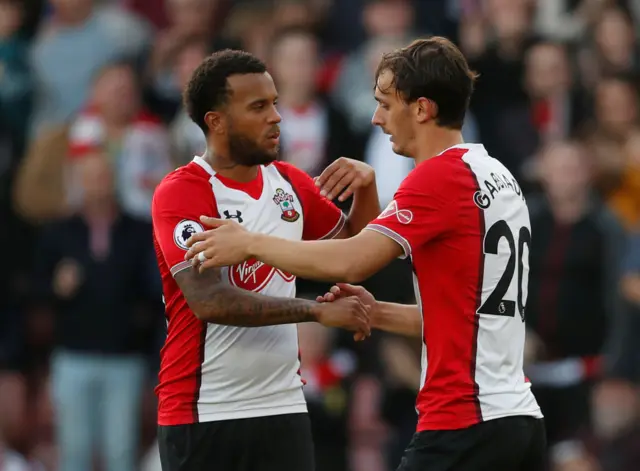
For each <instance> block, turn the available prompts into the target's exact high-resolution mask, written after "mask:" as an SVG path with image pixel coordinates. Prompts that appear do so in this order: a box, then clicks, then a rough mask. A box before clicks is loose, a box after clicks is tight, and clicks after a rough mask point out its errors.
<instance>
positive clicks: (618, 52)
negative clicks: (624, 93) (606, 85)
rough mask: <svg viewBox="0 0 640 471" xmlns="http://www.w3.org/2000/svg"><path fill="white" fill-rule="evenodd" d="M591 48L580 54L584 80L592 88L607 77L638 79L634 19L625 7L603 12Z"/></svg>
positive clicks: (638, 70) (638, 69) (596, 26)
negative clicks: (625, 76) (632, 77)
mask: <svg viewBox="0 0 640 471" xmlns="http://www.w3.org/2000/svg"><path fill="white" fill-rule="evenodd" d="M592 36H593V37H592V38H591V41H592V42H593V45H591V47H590V48H588V49H583V50H582V51H581V55H580V62H581V67H582V71H581V72H582V73H581V79H582V80H583V82H584V83H585V84H586V85H587V86H590V87H593V86H596V85H597V82H598V81H599V80H600V79H602V78H603V77H607V76H610V75H614V74H629V75H632V76H634V77H636V78H637V75H638V72H640V68H639V67H640V56H639V55H638V49H637V46H636V35H635V31H634V25H633V23H632V20H631V17H630V16H629V15H628V14H627V13H626V12H625V11H624V10H623V9H621V8H617V7H610V8H606V9H605V10H604V11H601V12H600V14H599V16H598V18H597V21H596V23H595V25H594V28H593V30H592Z"/></svg>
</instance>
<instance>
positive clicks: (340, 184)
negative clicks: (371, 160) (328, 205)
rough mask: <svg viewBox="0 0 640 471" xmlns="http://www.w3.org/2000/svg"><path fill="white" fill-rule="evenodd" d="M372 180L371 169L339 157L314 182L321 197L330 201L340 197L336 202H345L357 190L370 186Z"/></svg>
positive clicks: (362, 163) (365, 165)
mask: <svg viewBox="0 0 640 471" xmlns="http://www.w3.org/2000/svg"><path fill="white" fill-rule="evenodd" d="M374 180H375V172H374V170H373V167H371V166H370V165H367V164H365V163H364V162H360V161H359V160H354V159H348V158H347V157H340V158H339V159H338V160H336V161H335V162H333V163H332V164H331V165H329V166H328V167H327V168H326V169H324V172H322V174H321V175H320V176H319V177H316V179H315V182H316V186H317V187H318V188H319V189H320V194H321V195H322V196H325V197H326V198H328V199H330V200H332V199H334V198H335V197H336V196H338V195H340V196H339V197H338V201H345V200H346V199H347V198H349V197H350V196H351V195H353V193H354V192H356V191H357V190H358V189H359V188H363V187H366V186H369V185H371V183H373V181H374ZM343 190H344V191H343Z"/></svg>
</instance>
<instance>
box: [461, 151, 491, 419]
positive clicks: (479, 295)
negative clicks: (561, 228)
mask: <svg viewBox="0 0 640 471" xmlns="http://www.w3.org/2000/svg"><path fill="white" fill-rule="evenodd" d="M461 158H462V157H461ZM465 165H466V167H467V168H468V169H469V177H470V178H471V179H472V180H473V185H474V186H475V189H474V193H475V192H476V191H480V185H479V184H478V179H477V178H476V175H475V173H473V170H471V167H470V166H469V164H467V163H466V162H465ZM475 210H476V211H475V212H476V216H477V218H478V222H477V224H478V227H479V228H480V229H479V230H480V235H481V237H480V238H479V242H480V244H479V245H480V247H479V250H478V253H479V257H478V287H477V289H476V308H475V310H474V312H475V315H474V319H473V339H472V345H473V348H472V353H471V381H472V382H473V392H474V394H475V406H476V414H477V418H478V421H479V422H481V421H482V409H481V408H480V399H479V398H478V396H479V395H480V387H479V386H478V383H477V381H476V362H477V360H478V331H479V330H480V314H478V311H477V310H478V308H479V307H480V305H481V304H482V284H483V278H484V247H483V244H484V236H485V234H486V231H487V229H486V227H485V222H484V214H483V212H482V209H480V208H479V207H476V208H475Z"/></svg>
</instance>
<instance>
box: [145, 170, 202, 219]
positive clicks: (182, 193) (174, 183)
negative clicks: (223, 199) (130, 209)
mask: <svg viewBox="0 0 640 471" xmlns="http://www.w3.org/2000/svg"><path fill="white" fill-rule="evenodd" d="M207 195H208V197H209V198H210V199H211V201H213V189H212V187H211V183H210V182H209V175H208V174H206V172H205V171H204V170H202V169H200V168H199V167H198V166H197V165H195V164H193V163H189V164H187V165H185V166H183V167H178V168H177V169H176V170H174V171H173V172H170V173H169V174H167V175H166V176H165V177H164V178H163V179H162V181H161V182H160V184H159V185H158V186H157V187H156V190H155V192H154V194H153V204H152V206H153V209H154V210H157V209H159V208H161V207H162V208H164V207H169V208H172V207H182V206H184V205H185V204H189V203H190V202H193V200H194V199H201V198H203V197H204V198H206V197H207Z"/></svg>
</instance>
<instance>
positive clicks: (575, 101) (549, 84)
mask: <svg viewBox="0 0 640 471" xmlns="http://www.w3.org/2000/svg"><path fill="white" fill-rule="evenodd" d="M525 68H526V70H525V89H526V92H527V94H528V95H529V100H530V103H531V111H532V118H533V124H534V126H535V129H536V131H537V133H538V138H539V141H540V142H541V143H542V144H545V143H550V142H553V141H557V140H560V139H567V138H570V137H574V136H575V135H576V133H577V132H578V131H579V130H582V129H581V128H582V127H583V126H584V124H585V123H584V121H585V120H586V118H587V117H588V111H589V108H588V103H587V98H586V96H585V92H584V90H582V89H580V88H578V86H576V84H575V83H574V80H573V70H572V67H571V63H570V62H569V57H568V54H567V49H566V47H565V46H564V45H563V44H560V43H553V42H540V43H538V44H536V45H534V46H532V47H531V48H530V49H529V50H528V51H527V53H526V56H525Z"/></svg>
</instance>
